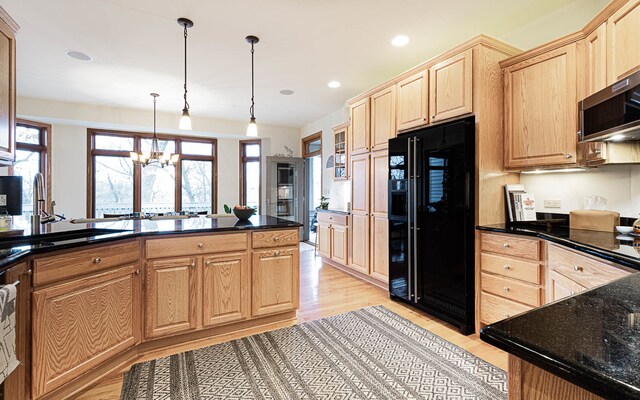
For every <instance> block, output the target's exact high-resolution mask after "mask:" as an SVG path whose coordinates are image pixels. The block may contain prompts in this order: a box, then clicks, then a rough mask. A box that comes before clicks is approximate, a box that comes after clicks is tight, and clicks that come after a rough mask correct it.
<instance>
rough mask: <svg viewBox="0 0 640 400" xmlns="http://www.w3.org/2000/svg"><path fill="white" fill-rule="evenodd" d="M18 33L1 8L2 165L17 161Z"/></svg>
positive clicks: (0, 140) (0, 135)
mask: <svg viewBox="0 0 640 400" xmlns="http://www.w3.org/2000/svg"><path fill="white" fill-rule="evenodd" d="M17 31H18V25H17V24H16V22H15V21H14V20H13V19H12V18H11V17H10V16H9V14H7V13H6V11H5V10H4V9H3V8H2V7H0V164H13V162H14V159H15V147H16V146H15V144H16V141H15V135H16V33H17Z"/></svg>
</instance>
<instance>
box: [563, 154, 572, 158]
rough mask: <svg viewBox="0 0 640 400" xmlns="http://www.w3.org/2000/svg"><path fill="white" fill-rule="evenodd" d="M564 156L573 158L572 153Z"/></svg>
mask: <svg viewBox="0 0 640 400" xmlns="http://www.w3.org/2000/svg"><path fill="white" fill-rule="evenodd" d="M565 157H567V158H573V154H567V155H566V156H565Z"/></svg>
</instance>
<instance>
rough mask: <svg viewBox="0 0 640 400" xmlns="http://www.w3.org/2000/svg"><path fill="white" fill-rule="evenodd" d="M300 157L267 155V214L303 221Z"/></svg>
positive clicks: (302, 182)
mask: <svg viewBox="0 0 640 400" xmlns="http://www.w3.org/2000/svg"><path fill="white" fill-rule="evenodd" d="M303 170H304V167H303V161H302V158H289V157H267V179H268V182H267V201H266V203H267V212H266V214H267V215H270V216H273V217H278V218H283V219H288V220H290V221H296V222H300V223H301V224H303V223H304V221H303V218H302V215H303V212H302V211H303V207H302V202H303V193H302V190H303V187H304V186H303V185H304V173H303Z"/></svg>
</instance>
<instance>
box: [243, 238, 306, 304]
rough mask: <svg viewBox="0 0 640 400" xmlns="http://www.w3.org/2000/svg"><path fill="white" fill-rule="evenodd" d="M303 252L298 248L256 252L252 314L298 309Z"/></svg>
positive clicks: (254, 255)
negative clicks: (301, 254) (301, 256)
mask: <svg viewBox="0 0 640 400" xmlns="http://www.w3.org/2000/svg"><path fill="white" fill-rule="evenodd" d="M299 266H300V255H299V251H298V248H297V247H292V248H281V249H274V250H262V251H254V253H253V265H252V277H251V279H252V282H251V289H252V293H253V298H252V302H251V305H252V310H251V315H252V316H254V317H257V316H263V315H268V314H275V313H279V312H285V311H291V310H295V309H296V308H298V304H299V299H300V284H299V280H300V279H299V274H300V268H299Z"/></svg>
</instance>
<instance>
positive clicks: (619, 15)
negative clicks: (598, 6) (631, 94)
mask: <svg viewBox="0 0 640 400" xmlns="http://www.w3.org/2000/svg"><path fill="white" fill-rule="evenodd" d="M638 48H640V0H631V1H629V2H628V3H627V4H625V5H624V6H623V7H622V8H620V9H619V10H618V11H617V12H616V13H615V14H613V15H612V16H611V17H609V20H607V75H608V77H609V82H608V83H609V84H613V83H615V82H616V81H617V80H619V79H622V78H624V77H625V76H627V75H629V74H631V73H633V72H635V71H637V70H638V67H640V52H638Z"/></svg>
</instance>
